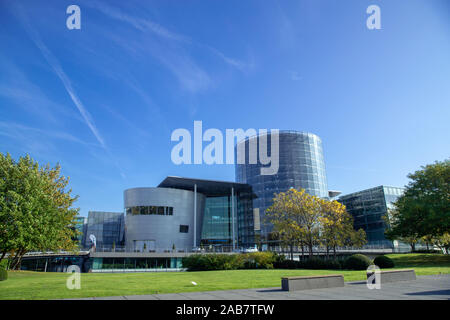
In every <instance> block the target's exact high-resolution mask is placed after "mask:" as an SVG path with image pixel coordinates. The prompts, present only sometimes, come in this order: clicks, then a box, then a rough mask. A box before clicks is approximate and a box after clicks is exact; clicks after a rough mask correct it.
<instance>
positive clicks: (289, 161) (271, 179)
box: [235, 131, 328, 238]
mask: <svg viewBox="0 0 450 320" xmlns="http://www.w3.org/2000/svg"><path fill="white" fill-rule="evenodd" d="M256 138H258V137H250V138H248V139H246V140H245V141H243V142H240V143H238V145H237V146H236V147H235V161H236V181H237V182H240V183H247V184H249V185H251V186H252V188H253V192H254V193H255V194H256V196H257V198H256V199H255V200H254V201H253V207H254V208H258V209H259V212H260V218H261V219H260V221H261V236H262V237H263V238H264V237H267V235H268V233H269V232H270V231H271V229H272V228H271V225H269V224H264V223H263V218H264V215H265V210H266V209H267V208H268V207H270V205H271V204H272V199H273V197H274V194H275V193H279V192H285V191H287V190H289V189H290V188H291V187H292V188H295V189H305V190H306V192H307V193H309V194H311V195H315V196H318V197H321V198H326V197H328V185H327V177H326V172H325V162H324V158H323V150H322V141H321V139H320V138H319V137H318V136H316V135H314V134H311V133H303V132H297V131H280V132H279V169H278V173H277V174H274V175H261V167H267V166H268V165H262V164H260V163H257V164H249V145H250V143H249V141H252V139H256ZM270 140H271V134H270V133H268V137H267V148H268V151H267V154H268V155H269V156H270V155H271V150H270V149H271V143H270ZM253 141H255V140H253ZM241 143H245V164H238V163H237V150H238V146H239V145H240V144H241ZM263 152H264V150H263ZM257 154H259V143H257Z"/></svg>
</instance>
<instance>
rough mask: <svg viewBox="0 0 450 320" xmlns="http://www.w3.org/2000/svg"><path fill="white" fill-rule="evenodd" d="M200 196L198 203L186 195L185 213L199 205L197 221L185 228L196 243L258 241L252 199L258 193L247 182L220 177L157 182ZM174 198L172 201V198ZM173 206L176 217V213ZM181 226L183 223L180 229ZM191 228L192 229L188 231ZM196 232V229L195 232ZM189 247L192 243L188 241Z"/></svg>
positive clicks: (236, 244) (241, 244)
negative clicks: (222, 179) (256, 239)
mask: <svg viewBox="0 0 450 320" xmlns="http://www.w3.org/2000/svg"><path fill="white" fill-rule="evenodd" d="M160 188H166V189H169V190H176V191H177V192H185V193H187V194H192V195H195V194H196V195H197V197H193V199H197V203H194V204H193V205H192V201H189V200H187V199H188V197H189V196H188V195H186V200H185V199H184V198H183V201H184V204H183V205H185V206H186V207H185V208H184V209H183V210H184V212H185V214H186V215H189V216H190V217H192V215H193V212H194V210H193V208H196V210H197V211H196V212H197V216H196V217H194V221H197V223H196V224H187V225H186V226H184V228H185V229H184V231H185V232H187V233H188V235H190V236H191V237H193V240H192V241H193V242H192V243H193V245H194V246H195V247H198V246H200V245H202V246H228V247H233V248H236V247H247V246H253V245H254V244H255V232H254V220H253V206H252V200H253V198H255V195H254V193H253V191H252V188H251V187H250V186H249V185H248V184H244V183H236V182H225V181H217V180H203V179H190V178H180V177H167V178H166V179H164V181H162V182H161V183H160V184H159V185H158V189H160ZM172 201H173V200H172ZM175 212H176V210H175V207H174V216H175ZM181 230H182V227H181V225H180V231H181ZM189 230H192V231H189ZM194 231H195V232H194ZM185 244H186V245H187V246H186V245H185V247H190V244H191V242H186V243H185Z"/></svg>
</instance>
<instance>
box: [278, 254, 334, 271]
mask: <svg viewBox="0 0 450 320" xmlns="http://www.w3.org/2000/svg"><path fill="white" fill-rule="evenodd" d="M274 267H275V268H277V269H314V270H324V269H328V270H330V269H331V270H340V269H342V262H341V261H340V260H336V259H321V258H317V257H311V258H308V259H307V260H302V261H295V260H286V259H285V258H284V256H279V258H278V259H277V261H276V262H275V264H274Z"/></svg>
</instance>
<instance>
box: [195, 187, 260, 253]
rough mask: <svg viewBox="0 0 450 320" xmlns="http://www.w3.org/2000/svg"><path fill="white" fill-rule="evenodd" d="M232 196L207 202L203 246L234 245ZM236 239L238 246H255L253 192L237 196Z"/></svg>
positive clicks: (207, 199) (237, 194)
mask: <svg viewBox="0 0 450 320" xmlns="http://www.w3.org/2000/svg"><path fill="white" fill-rule="evenodd" d="M231 205H232V196H231V194H230V195H225V196H211V197H207V198H206V201H205V213H204V215H203V227H202V238H201V243H202V244H203V245H225V246H231V245H232V244H233V240H232V239H233V214H232V207H231ZM234 205H235V210H236V212H235V222H234V223H235V232H236V233H235V237H236V245H237V246H243V247H248V246H253V245H254V243H255V232H254V226H253V213H252V212H253V206H252V193H251V191H247V192H246V191H240V192H237V193H236V194H235V204H234Z"/></svg>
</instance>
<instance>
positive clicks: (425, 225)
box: [386, 160, 450, 249]
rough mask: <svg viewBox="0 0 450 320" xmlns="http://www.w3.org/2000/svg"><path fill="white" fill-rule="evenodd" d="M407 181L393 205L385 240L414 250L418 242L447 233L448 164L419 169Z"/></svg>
mask: <svg viewBox="0 0 450 320" xmlns="http://www.w3.org/2000/svg"><path fill="white" fill-rule="evenodd" d="M408 178H410V179H411V180H412V181H410V182H409V184H408V185H407V186H406V190H405V193H404V194H403V195H402V196H400V197H399V198H398V199H397V201H396V202H395V203H394V209H393V210H392V212H391V213H390V216H389V224H390V226H389V229H388V231H387V232H386V236H387V237H388V238H389V239H391V240H394V239H397V240H401V239H403V240H407V241H408V243H410V245H411V248H413V249H414V247H415V243H416V242H417V241H418V240H419V239H420V238H422V237H425V236H428V237H439V236H442V235H444V234H445V233H447V232H449V231H450V160H445V161H443V162H435V163H434V164H431V165H427V166H425V167H422V169H421V170H418V171H416V172H414V173H412V174H409V175H408Z"/></svg>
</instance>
